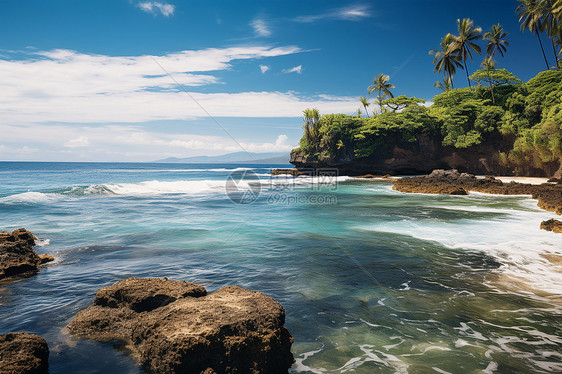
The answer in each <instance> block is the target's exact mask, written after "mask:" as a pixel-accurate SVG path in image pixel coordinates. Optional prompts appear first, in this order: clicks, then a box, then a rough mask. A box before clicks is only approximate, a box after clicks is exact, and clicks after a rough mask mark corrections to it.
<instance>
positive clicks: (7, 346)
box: [0, 332, 49, 374]
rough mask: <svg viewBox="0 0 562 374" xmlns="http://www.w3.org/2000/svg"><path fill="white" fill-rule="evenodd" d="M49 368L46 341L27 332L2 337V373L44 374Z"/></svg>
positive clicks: (12, 333) (0, 364)
mask: <svg viewBox="0 0 562 374" xmlns="http://www.w3.org/2000/svg"><path fill="white" fill-rule="evenodd" d="M48 367H49V347H48V346H47V342H46V341H45V339H43V338H41V337H39V336H37V335H33V334H28V333H25V332H10V333H7V334H4V335H0V373H2V374H42V373H47V372H48Z"/></svg>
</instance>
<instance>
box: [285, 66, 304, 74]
mask: <svg viewBox="0 0 562 374" xmlns="http://www.w3.org/2000/svg"><path fill="white" fill-rule="evenodd" d="M283 73H285V74H289V73H297V74H301V73H302V65H299V66H295V67H294V68H290V69H283Z"/></svg>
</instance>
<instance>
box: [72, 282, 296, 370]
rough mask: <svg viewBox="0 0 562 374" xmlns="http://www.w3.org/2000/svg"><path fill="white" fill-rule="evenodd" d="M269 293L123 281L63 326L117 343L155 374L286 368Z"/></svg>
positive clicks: (278, 310) (276, 308)
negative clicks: (126, 348)
mask: <svg viewBox="0 0 562 374" xmlns="http://www.w3.org/2000/svg"><path fill="white" fill-rule="evenodd" d="M284 323H285V312H284V310H283V307H282V306H281V305H280V304H279V303H278V302H276V301H275V300H273V299H272V298H270V297H268V296H266V295H264V294H262V293H260V292H255V291H249V290H246V289H243V288H240V287H235V286H231V287H223V288H221V289H219V290H218V291H216V292H214V293H212V294H209V295H208V294H207V292H206V290H205V289H204V288H203V287H201V286H198V285H196V284H193V283H189V282H183V281H173V280H168V279H158V278H128V279H126V280H123V281H120V282H117V283H115V284H113V285H111V286H109V287H104V288H101V289H100V290H99V291H98V292H97V294H96V297H95V299H94V304H93V305H92V306H90V307H89V308H87V309H85V310H83V311H81V312H79V313H78V314H77V315H76V318H75V319H74V320H73V321H72V322H71V323H70V324H69V325H68V328H69V330H70V332H71V333H72V334H74V335H77V336H80V337H85V338H89V339H93V340H98V341H109V340H121V341H124V342H125V343H126V344H128V345H129V348H130V349H131V351H132V352H133V355H134V356H135V357H136V358H137V359H138V360H139V361H140V362H141V364H142V365H144V366H145V367H146V368H147V369H149V370H150V371H152V372H155V373H273V374H275V373H287V370H288V369H289V367H290V366H291V365H292V363H293V356H292V354H291V352H290V349H291V344H292V342H293V338H292V337H291V335H290V333H289V332H288V331H287V329H286V328H285V327H284V326H283V325H284Z"/></svg>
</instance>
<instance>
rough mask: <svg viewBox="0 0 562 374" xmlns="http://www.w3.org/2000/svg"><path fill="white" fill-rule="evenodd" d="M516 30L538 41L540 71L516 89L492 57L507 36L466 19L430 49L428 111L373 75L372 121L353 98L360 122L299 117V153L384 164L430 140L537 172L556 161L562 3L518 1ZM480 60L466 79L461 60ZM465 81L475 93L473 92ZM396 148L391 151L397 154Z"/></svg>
mask: <svg viewBox="0 0 562 374" xmlns="http://www.w3.org/2000/svg"><path fill="white" fill-rule="evenodd" d="M518 1H519V6H518V7H517V10H516V12H517V14H518V16H519V20H520V22H521V29H522V30H528V31H530V32H532V33H533V34H535V35H536V36H537V39H538V41H539V43H540V46H541V52H542V57H543V59H544V61H545V64H546V67H547V70H546V71H543V72H540V73H538V74H537V75H536V76H535V77H534V78H532V79H530V80H529V81H528V82H526V83H523V82H522V81H521V80H520V79H519V78H517V77H516V76H515V75H514V74H513V73H511V72H509V71H508V70H506V69H504V68H496V66H497V62H496V61H495V60H494V57H495V58H498V57H501V58H503V57H504V56H505V55H506V53H507V51H508V47H509V42H508V41H507V37H508V33H507V32H506V31H504V29H503V27H502V26H501V25H500V24H496V25H493V26H492V27H491V29H490V30H489V31H487V32H485V33H484V34H483V35H482V29H481V28H480V27H478V26H476V25H475V24H474V22H473V21H472V20H471V19H468V18H464V19H462V20H461V19H459V20H457V35H454V34H451V33H448V34H446V35H445V36H444V37H443V38H442V39H441V43H440V49H437V50H431V51H430V52H429V53H430V54H431V55H433V56H434V58H433V63H434V66H435V67H434V73H439V74H443V80H442V81H437V82H436V83H435V84H434V87H436V88H440V89H441V90H442V91H443V92H441V93H440V94H438V95H437V96H435V97H434V98H433V99H432V100H431V102H429V103H427V104H431V105H427V104H426V103H425V101H424V100H422V99H418V98H415V97H408V96H405V95H399V96H397V97H394V94H393V93H392V91H391V90H393V89H395V86H394V85H393V84H392V83H390V76H388V75H386V74H379V75H378V76H376V77H375V79H374V80H373V84H372V85H370V86H369V87H368V93H369V94H371V93H373V92H376V93H377V94H378V95H377V97H376V102H377V104H378V111H377V110H375V111H374V112H373V113H374V114H377V115H375V116H373V117H369V116H368V107H369V106H370V104H371V103H370V102H369V101H368V100H367V98H365V97H360V99H359V100H360V103H361V105H362V108H363V109H364V110H365V113H367V117H361V112H362V111H361V108H360V109H359V110H358V113H359V115H354V116H350V115H345V114H327V115H323V116H321V115H320V113H319V112H318V110H317V109H307V110H305V111H304V125H303V128H304V135H303V137H302V139H301V141H300V152H302V153H304V155H305V156H306V157H311V158H312V159H316V160H317V161H326V162H328V161H329V160H330V159H334V158H338V157H343V158H344V159H347V160H350V159H353V158H356V159H370V158H385V157H388V156H389V155H390V154H391V153H392V152H396V150H397V149H403V150H408V149H412V150H413V149H415V148H416V146H418V147H419V145H420V144H421V142H422V141H423V142H427V141H432V142H433V143H434V144H435V143H437V144H439V143H440V144H441V146H442V147H445V148H447V147H448V148H449V149H450V150H451V151H454V150H455V149H475V148H474V147H480V146H487V147H488V148H487V149H496V150H497V160H498V161H499V162H500V163H501V164H503V165H504V166H510V167H517V166H525V167H528V166H529V165H531V166H532V167H537V168H541V167H542V166H543V165H545V164H548V163H553V162H558V163H560V161H561V160H562V71H561V70H558V69H560V67H561V66H562V59H561V57H562V22H561V19H562V0H518ZM541 34H543V35H542V36H543V37H544V34H546V35H547V36H548V37H549V38H550V40H551V44H552V51H553V55H554V58H555V61H556V63H555V64H554V65H553V66H552V67H551V66H549V63H548V58H547V55H546V51H545V48H544V45H543V43H542V39H541ZM479 41H481V42H484V46H485V51H486V56H485V58H484V61H483V62H482V63H481V69H479V70H476V71H474V72H473V73H472V74H469V71H468V66H467V60H469V59H470V60H472V59H473V58H474V56H476V55H479V54H481V52H482V47H481V46H480V45H479V44H478V42H479ZM458 69H461V70H464V71H465V73H466V76H467V80H468V86H469V87H466V88H457V89H455V88H454V86H453V76H454V75H455V74H456V72H457V70H458ZM471 82H475V83H476V84H477V86H475V87H472V85H471ZM397 147H398V148H397Z"/></svg>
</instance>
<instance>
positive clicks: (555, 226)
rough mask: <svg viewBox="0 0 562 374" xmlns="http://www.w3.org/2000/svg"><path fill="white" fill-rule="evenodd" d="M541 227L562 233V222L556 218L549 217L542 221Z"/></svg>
mask: <svg viewBox="0 0 562 374" xmlns="http://www.w3.org/2000/svg"><path fill="white" fill-rule="evenodd" d="M541 229H542V230H546V231H552V232H555V233H562V222H561V221H558V220H556V219H549V220H547V221H542V222H541Z"/></svg>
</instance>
